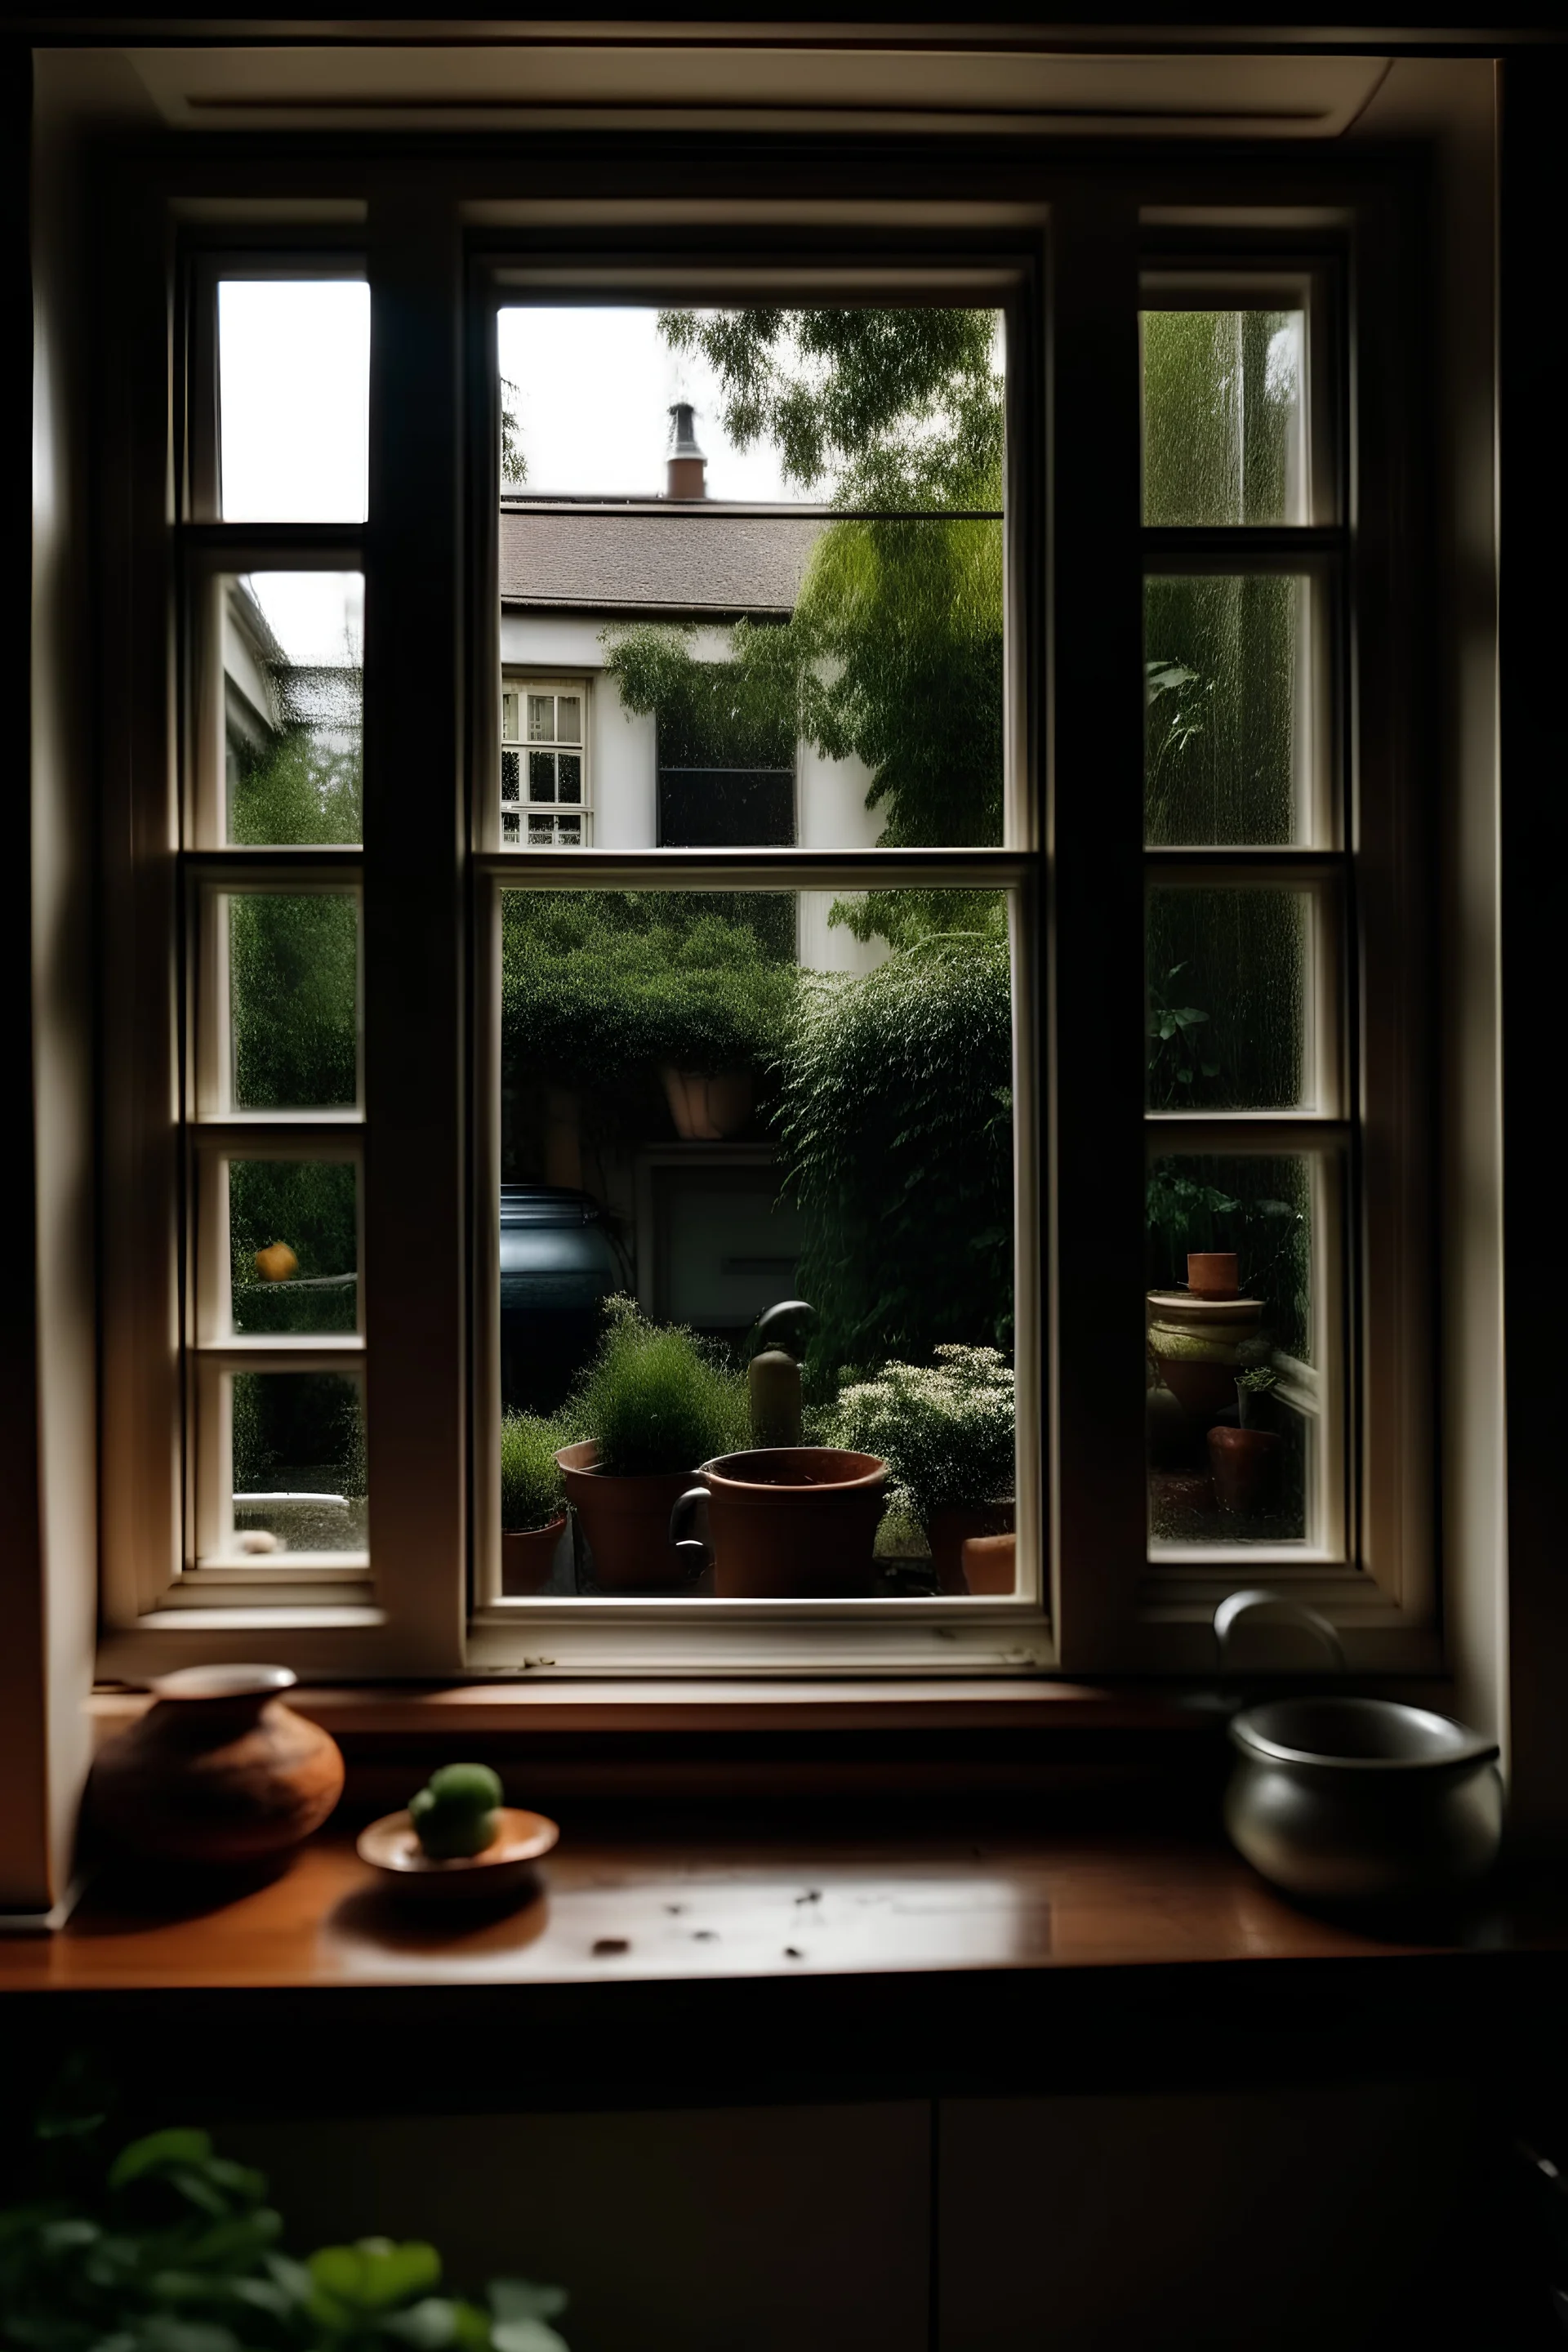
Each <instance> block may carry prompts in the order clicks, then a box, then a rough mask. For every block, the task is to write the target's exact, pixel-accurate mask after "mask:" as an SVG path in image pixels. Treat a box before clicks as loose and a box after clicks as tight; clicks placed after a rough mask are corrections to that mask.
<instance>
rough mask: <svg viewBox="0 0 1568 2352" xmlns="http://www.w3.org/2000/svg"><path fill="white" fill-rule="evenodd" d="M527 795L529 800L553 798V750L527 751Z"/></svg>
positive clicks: (548, 799) (550, 799)
mask: <svg viewBox="0 0 1568 2352" xmlns="http://www.w3.org/2000/svg"><path fill="white" fill-rule="evenodd" d="M528 797H529V799H530V800H531V801H552V800H553V799H554V798H555V754H554V752H553V751H531V752H530V753H529V755H528Z"/></svg>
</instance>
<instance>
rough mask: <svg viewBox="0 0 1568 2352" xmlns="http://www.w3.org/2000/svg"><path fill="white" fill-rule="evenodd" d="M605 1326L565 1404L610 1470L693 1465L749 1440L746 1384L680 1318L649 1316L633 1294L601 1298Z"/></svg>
mask: <svg viewBox="0 0 1568 2352" xmlns="http://www.w3.org/2000/svg"><path fill="white" fill-rule="evenodd" d="M605 1317H606V1326H605V1335H604V1337H603V1339H601V1340H600V1342H599V1346H598V1350H597V1352H596V1354H595V1358H594V1360H593V1362H592V1363H591V1364H590V1365H589V1367H588V1369H587V1370H586V1371H585V1372H584V1375H583V1379H582V1381H581V1383H580V1384H579V1386H578V1388H577V1389H576V1391H574V1394H573V1396H572V1398H571V1400H570V1401H569V1402H568V1405H567V1407H566V1412H567V1416H568V1419H569V1420H570V1422H571V1423H573V1424H574V1425H575V1426H577V1427H580V1428H581V1429H582V1431H583V1433H584V1436H586V1437H590V1438H592V1439H593V1440H594V1441H595V1444H597V1446H598V1449H599V1466H600V1468H601V1469H602V1470H604V1471H605V1472H606V1473H607V1474H608V1475H610V1476H611V1477H616V1478H638V1477H648V1476H652V1475H656V1474H658V1473H661V1472H672V1471H677V1470H695V1469H696V1468H697V1466H698V1465H699V1463H701V1462H706V1461H708V1460H710V1458H711V1457H712V1456H713V1455H714V1454H732V1453H735V1452H737V1451H738V1450H739V1449H740V1448H741V1447H742V1446H743V1445H745V1444H747V1442H748V1431H747V1410H746V1384H745V1381H744V1380H743V1379H742V1377H741V1375H740V1374H739V1373H737V1372H735V1371H733V1370H731V1369H730V1368H729V1367H728V1366H727V1365H725V1364H724V1363H723V1362H722V1361H721V1360H720V1358H719V1357H718V1355H717V1354H716V1353H715V1352H714V1351H713V1350H712V1349H709V1348H707V1347H706V1346H704V1344H703V1342H702V1341H701V1340H700V1339H696V1338H695V1337H694V1336H693V1334H692V1333H691V1332H689V1331H688V1330H686V1329H684V1328H681V1327H680V1326H679V1325H670V1324H656V1323H647V1322H645V1321H644V1320H643V1318H642V1316H641V1315H640V1313H639V1312H638V1310H637V1305H636V1303H635V1301H634V1300H632V1299H630V1298H626V1297H614V1298H607V1299H606V1300H605Z"/></svg>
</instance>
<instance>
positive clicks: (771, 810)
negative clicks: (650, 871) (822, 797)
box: [658, 665, 795, 849]
mask: <svg viewBox="0 0 1568 2352" xmlns="http://www.w3.org/2000/svg"><path fill="white" fill-rule="evenodd" d="M724 676H725V672H724V668H723V667H722V666H721V665H719V666H716V675H715V677H714V679H713V681H712V691H711V692H710V694H709V695H708V696H707V697H705V698H703V699H702V700H701V701H695V700H694V701H693V702H692V703H690V704H689V705H687V706H685V707H682V708H679V709H664V710H661V711H660V712H659V714H658V841H659V846H660V848H662V849H793V848H794V846H795V742H794V739H793V738H792V737H791V736H789V735H787V734H785V733H784V732H783V731H782V730H769V732H768V734H767V735H766V737H765V739H764V740H758V739H757V737H756V735H755V733H754V730H747V729H745V728H744V727H742V725H740V724H739V723H737V720H736V719H735V717H734V715H733V713H732V712H731V709H729V707H728V700H727V698H726V696H725V694H724V690H723V679H724Z"/></svg>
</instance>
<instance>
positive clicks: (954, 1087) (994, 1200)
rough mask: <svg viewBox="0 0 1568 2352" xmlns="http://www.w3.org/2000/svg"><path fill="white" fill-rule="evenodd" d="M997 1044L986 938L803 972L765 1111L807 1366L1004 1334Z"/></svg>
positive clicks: (1006, 1244)
mask: <svg viewBox="0 0 1568 2352" xmlns="http://www.w3.org/2000/svg"><path fill="white" fill-rule="evenodd" d="M1012 1050H1013V1024H1012V987H1011V976H1010V970H1009V961H1008V955H1007V949H1006V945H1005V941H1004V940H999V939H995V938H993V937H987V936H985V935H984V934H982V935H980V936H978V937H954V936H952V935H949V934H940V933H939V934H932V935H930V936H928V937H927V938H925V939H924V940H922V941H921V943H920V944H919V945H917V946H915V947H911V948H906V949H903V950H900V952H898V953H897V954H894V955H892V956H889V959H888V960H887V961H886V962H885V963H882V964H880V965H879V966H878V968H877V969H876V970H875V971H871V972H868V973H867V974H865V975H864V976H863V977H849V976H847V975H833V976H830V977H822V978H818V979H816V980H812V981H808V982H805V984H803V987H802V991H801V997H800V1003H799V1006H798V1010H797V1013H796V1017H795V1024H794V1026H793V1028H792V1030H791V1032H790V1036H789V1041H788V1044H787V1045H786V1048H785V1050H784V1055H783V1056H782V1057H781V1060H780V1063H779V1069H778V1085H779V1095H778V1103H777V1108H776V1112H775V1116H774V1122H773V1123H774V1129H775V1132H776V1134H777V1137H778V1141H779V1155H780V1163H781V1174H782V1180H783V1188H784V1192H785V1194H786V1195H787V1196H788V1197H789V1198H790V1199H792V1200H793V1201H795V1202H796V1203H797V1205H798V1206H799V1208H800V1210H801V1212H802V1214H803V1216H804V1219H805V1249H804V1251H803V1254H802V1257H801V1264H800V1286H801V1290H802V1292H803V1293H804V1295H805V1297H808V1298H809V1299H810V1300H811V1301H812V1304H813V1305H814V1306H815V1307H816V1310H817V1314H818V1318H819V1320H818V1323H817V1325H816V1329H815V1331H814V1333H813V1335H812V1341H811V1355H812V1359H813V1360H814V1362H815V1364H816V1366H817V1367H818V1368H819V1369H820V1370H826V1371H828V1372H832V1371H834V1370H837V1368H839V1367H841V1366H844V1365H850V1364H865V1363H868V1362H877V1361H879V1360H880V1359H881V1358H882V1357H883V1356H885V1355H886V1354H887V1352H888V1351H889V1349H895V1350H897V1352H898V1354H899V1355H900V1357H902V1358H905V1359H908V1360H918V1359H919V1358H921V1357H922V1356H925V1355H928V1354H929V1353H930V1352H931V1349H933V1348H934V1347H935V1346H937V1345H938V1344H939V1343H940V1342H942V1341H947V1340H951V1339H954V1338H955V1337H956V1338H957V1339H959V1340H961V1341H963V1342H964V1343H966V1344H973V1345H982V1346H984V1345H990V1346H1002V1347H1005V1346H1006V1345H1007V1343H1008V1341H1009V1339H1010V1337H1011V1332H1012V1325H1013V1097H1012Z"/></svg>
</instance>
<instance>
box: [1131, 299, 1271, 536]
mask: <svg viewBox="0 0 1568 2352" xmlns="http://www.w3.org/2000/svg"><path fill="white" fill-rule="evenodd" d="M1142 327H1143V520H1144V521H1145V522H1147V523H1151V524H1187V525H1205V526H1211V527H1212V526H1215V525H1222V524H1226V523H1299V522H1305V521H1306V520H1308V515H1307V467H1306V456H1307V450H1306V407H1305V403H1304V399H1303V368H1302V356H1303V352H1304V348H1305V336H1306V314H1305V312H1304V311H1301V310H1145V311H1144V313H1143V317H1142Z"/></svg>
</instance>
